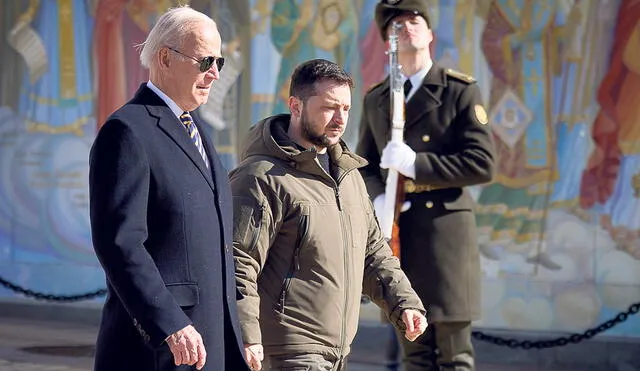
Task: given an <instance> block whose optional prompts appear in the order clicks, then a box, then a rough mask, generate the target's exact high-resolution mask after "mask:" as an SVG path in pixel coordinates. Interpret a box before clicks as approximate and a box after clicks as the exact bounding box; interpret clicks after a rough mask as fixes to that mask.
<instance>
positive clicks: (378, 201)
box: [373, 193, 411, 218]
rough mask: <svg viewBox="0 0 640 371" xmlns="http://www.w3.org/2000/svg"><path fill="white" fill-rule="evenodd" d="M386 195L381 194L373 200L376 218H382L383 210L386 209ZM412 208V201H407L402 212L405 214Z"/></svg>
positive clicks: (401, 209)
mask: <svg viewBox="0 0 640 371" xmlns="http://www.w3.org/2000/svg"><path fill="white" fill-rule="evenodd" d="M384 195H385V194H384V193H381V194H379V195H377V196H376V198H374V199H373V208H374V210H375V211H376V216H377V217H378V218H380V215H382V209H383V208H384ZM410 207H411V201H405V202H404V203H403V204H402V207H401V208H400V212H401V213H403V212H405V211H407V210H409V208H410Z"/></svg>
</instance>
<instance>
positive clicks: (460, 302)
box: [356, 64, 495, 322]
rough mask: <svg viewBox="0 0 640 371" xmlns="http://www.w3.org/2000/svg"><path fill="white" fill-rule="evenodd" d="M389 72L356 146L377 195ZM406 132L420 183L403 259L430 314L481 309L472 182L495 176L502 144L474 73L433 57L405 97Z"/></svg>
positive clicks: (367, 109) (448, 316) (370, 102)
mask: <svg viewBox="0 0 640 371" xmlns="http://www.w3.org/2000/svg"><path fill="white" fill-rule="evenodd" d="M389 105H390V89H389V79H388V78H387V79H386V80H384V81H383V82H382V83H380V84H378V85H377V86H374V87H372V88H371V89H370V91H369V92H368V93H367V95H366V96H365V98H364V109H363V114H362V121H361V123H360V138H359V142H358V146H357V149H356V152H357V153H358V154H359V155H361V156H362V157H364V158H365V159H367V161H369V165H367V166H365V167H363V168H361V172H362V175H363V177H364V179H365V182H366V184H367V191H368V192H369V195H370V196H371V197H372V198H375V197H376V196H377V195H379V194H381V193H383V192H384V191H385V178H386V171H381V169H380V156H381V154H382V150H383V149H384V147H385V146H386V145H387V143H388V142H389V140H390V137H391V125H390V117H391V110H390V108H389ZM405 113H406V115H405V116H406V119H405V126H404V139H405V142H406V143H407V145H409V147H411V148H412V149H413V150H414V151H415V152H416V162H415V167H416V179H415V183H416V184H418V185H420V186H423V187H426V186H430V187H432V188H433V190H427V191H424V192H420V193H410V194H406V196H405V197H406V199H407V200H409V201H411V202H412V206H411V208H410V209H409V210H408V211H406V212H404V213H402V214H401V216H400V244H401V263H402V268H403V270H404V271H405V272H406V274H407V276H408V277H409V280H410V281H411V286H412V287H413V288H414V289H415V290H416V292H417V293H418V296H420V299H422V302H423V303H424V305H425V306H426V307H427V313H428V316H429V319H430V320H431V321H433V322H438V321H468V320H475V319H479V317H480V294H481V293H480V280H481V275H480V257H479V251H478V248H477V242H476V230H475V218H474V215H473V209H474V206H475V204H474V201H473V199H472V197H471V195H470V194H469V192H468V191H467V190H466V188H465V187H466V186H470V185H475V184H480V183H485V182H489V181H490V180H491V179H492V177H493V173H494V168H495V154H494V152H495V150H494V146H493V141H492V137H491V132H490V129H489V125H488V122H487V117H486V113H485V111H484V109H483V108H482V100H481V95H480V89H479V88H478V86H477V85H476V84H475V80H474V79H473V78H471V77H470V76H467V75H464V74H461V73H459V72H455V71H452V70H445V69H444V68H442V67H440V66H438V65H437V64H434V65H433V67H432V68H431V69H430V70H429V73H427V76H426V77H425V78H424V80H423V83H422V85H421V86H420V87H419V88H418V89H417V90H416V92H415V94H414V95H413V96H412V97H411V99H409V101H408V102H407V104H406V112H405Z"/></svg>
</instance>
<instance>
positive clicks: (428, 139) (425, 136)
mask: <svg viewBox="0 0 640 371" xmlns="http://www.w3.org/2000/svg"><path fill="white" fill-rule="evenodd" d="M430 140H431V137H430V136H428V135H426V134H425V135H423V136H422V141H423V142H425V143H426V142H428V141H430Z"/></svg>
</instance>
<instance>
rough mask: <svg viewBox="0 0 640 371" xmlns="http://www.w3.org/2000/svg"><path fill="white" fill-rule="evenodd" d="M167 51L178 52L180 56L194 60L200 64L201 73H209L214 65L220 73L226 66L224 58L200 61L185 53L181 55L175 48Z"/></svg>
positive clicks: (210, 58)
mask: <svg viewBox="0 0 640 371" xmlns="http://www.w3.org/2000/svg"><path fill="white" fill-rule="evenodd" d="M167 49H169V50H171V51H172V52H176V53H178V54H180V55H181V56H183V57H187V58H190V59H193V60H194V61H196V62H198V63H200V72H207V71H209V69H210V68H211V66H213V64H214V63H215V64H216V67H217V68H218V72H220V71H222V66H224V58H223V57H211V56H209V57H204V58H202V59H201V60H198V59H196V58H194V57H192V56H190V55H186V54H184V53H181V52H179V51H177V50H175V49H174V48H169V47H167Z"/></svg>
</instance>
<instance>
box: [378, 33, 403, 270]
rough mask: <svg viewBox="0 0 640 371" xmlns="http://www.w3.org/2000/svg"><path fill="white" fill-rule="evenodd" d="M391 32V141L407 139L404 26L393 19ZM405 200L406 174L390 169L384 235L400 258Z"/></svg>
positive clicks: (382, 220)
mask: <svg viewBox="0 0 640 371" xmlns="http://www.w3.org/2000/svg"><path fill="white" fill-rule="evenodd" d="M390 27H391V32H390V34H389V50H388V51H387V54H388V55H389V87H390V90H391V94H390V96H391V102H390V104H391V141H392V142H402V141H404V119H405V118H404V108H405V107H404V97H405V96H404V87H403V85H402V74H401V68H402V66H400V64H399V63H398V36H399V33H400V30H401V29H402V27H403V26H402V25H401V24H399V23H397V22H393V23H392V24H391V26H390ZM403 202H404V176H402V174H399V173H398V172H397V171H396V170H393V169H389V171H388V174H387V181H386V187H385V200H384V208H383V211H382V215H380V219H381V221H380V222H381V223H380V225H381V228H382V234H383V235H384V236H385V238H386V239H387V240H388V241H389V245H390V246H391V251H393V255H395V256H397V257H398V258H400V226H399V224H398V219H399V217H400V208H401V207H402V203H403Z"/></svg>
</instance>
